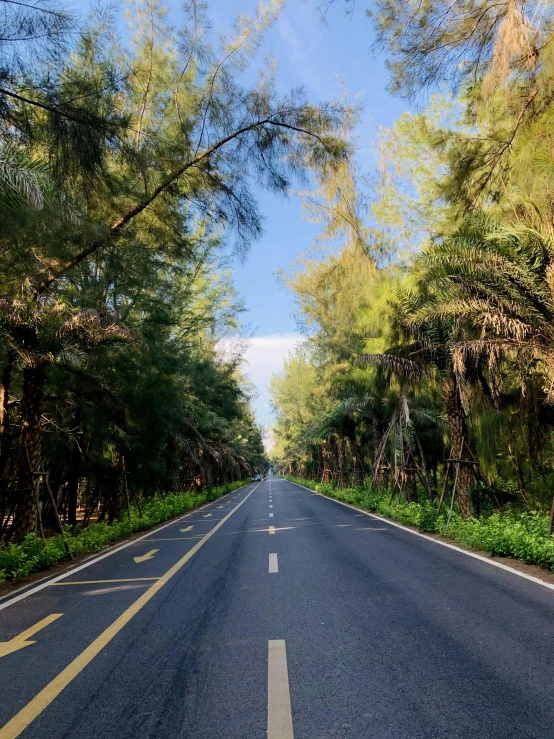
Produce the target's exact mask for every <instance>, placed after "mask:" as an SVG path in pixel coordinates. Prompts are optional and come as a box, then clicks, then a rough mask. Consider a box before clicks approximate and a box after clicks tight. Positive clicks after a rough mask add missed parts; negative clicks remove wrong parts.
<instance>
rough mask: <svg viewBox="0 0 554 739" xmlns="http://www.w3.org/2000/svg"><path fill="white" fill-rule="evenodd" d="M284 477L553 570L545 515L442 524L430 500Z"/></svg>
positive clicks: (553, 543)
mask: <svg viewBox="0 0 554 739" xmlns="http://www.w3.org/2000/svg"><path fill="white" fill-rule="evenodd" d="M287 479H288V480H291V481H292V482H297V483H299V484H300V485H304V486H305V487H308V488H310V489H311V490H316V491H317V492H319V493H322V494H323V495H327V496H328V497H330V498H335V499H336V500H342V501H344V502H345V503H350V504H352V505H356V506H358V507H359V508H362V509H364V510H366V511H370V512H371V513H377V514H378V515H379V516H383V517H385V518H390V519H392V520H393V521H399V522H400V523H403V524H405V525H406V526H414V527H415V528H417V529H419V530H420V531H426V532H431V533H437V534H441V536H444V537H446V538H448V539H451V540H452V541H456V542H458V543H459V544H463V545H464V546H466V547H470V548H472V549H481V550H483V551H485V552H488V553H489V554H491V555H493V556H502V557H515V558H516V559H519V560H521V561H523V562H528V563H529V564H537V565H540V566H541V567H547V568H549V569H551V570H554V540H552V539H548V538H547V533H548V518H547V516H545V515H544V514H542V513H539V512H538V511H531V512H529V511H523V512H522V511H518V512H516V511H512V510H511V509H509V508H507V509H505V510H503V511H502V512H500V513H492V514H490V515H486V514H485V513H483V515H481V516H480V517H478V518H469V519H465V520H464V519H463V518H462V517H461V516H460V515H459V514H458V513H457V512H453V514H452V517H451V519H450V522H448V513H447V511H445V510H443V511H442V512H441V514H440V515H437V507H436V505H435V503H434V502H432V501H430V500H422V501H420V502H411V503H407V502H405V501H401V502H399V501H397V500H395V501H393V502H392V503H390V502H389V497H390V496H389V495H379V494H377V493H376V492H374V491H368V490H365V489H363V488H336V487H334V486H332V485H329V484H325V483H314V482H312V481H310V480H300V479H297V478H294V477H290V476H288V477H287Z"/></svg>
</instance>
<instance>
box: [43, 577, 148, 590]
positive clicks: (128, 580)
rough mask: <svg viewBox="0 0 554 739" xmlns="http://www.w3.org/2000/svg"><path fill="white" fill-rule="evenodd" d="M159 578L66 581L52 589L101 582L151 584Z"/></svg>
mask: <svg viewBox="0 0 554 739" xmlns="http://www.w3.org/2000/svg"><path fill="white" fill-rule="evenodd" d="M158 579H159V578H157V577H122V578H121V579H119V580H66V581H65V582H53V583H52V584H51V586H50V587H52V588H59V587H63V586H64V585H96V584H97V583H101V582H144V581H148V582H151V581H152V580H158Z"/></svg>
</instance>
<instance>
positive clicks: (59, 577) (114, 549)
mask: <svg viewBox="0 0 554 739" xmlns="http://www.w3.org/2000/svg"><path fill="white" fill-rule="evenodd" d="M251 484H252V483H246V485H251ZM258 484H259V483H258ZM246 485H242V486H241V488H235V490H241V489H242V488H243V487H246ZM256 487H257V486H256ZM301 487H303V486H301ZM255 489H256V488H254V490H255ZM307 489H308V488H306V490H307ZM254 490H252V492H254ZM233 492H234V490H231V491H230V492H229V493H226V494H225V495H222V496H221V497H220V498H217V499H216V500H212V501H210V502H209V503H204V505H201V506H199V507H198V508H195V509H194V510H192V511H189V512H188V513H185V515H184V516H179V518H174V519H172V520H171V521H169V522H168V523H164V524H163V525H162V526H157V527H156V528H154V529H151V530H150V531H148V532H147V533H146V534H143V535H142V536H137V538H136V539H133V540H132V541H128V542H127V543H126V544H121V545H118V544H114V545H113V546H112V547H110V548H109V550H108V551H107V552H104V553H103V554H101V555H100V556H99V557H95V558H94V559H91V560H88V561H87V562H85V563H84V564H82V565H79V566H78V567H73V568H71V569H69V570H67V572H63V573H62V574H61V575H57V576H56V577H46V578H44V579H43V580H41V581H40V582H41V584H40V585H36V586H35V587H29V586H28V585H24V586H23V587H22V588H20V589H19V590H24V589H25V588H29V589H28V590H25V592H24V593H21V595H15V596H14V597H12V596H13V593H10V594H8V595H5V596H3V597H4V598H8V599H9V600H7V602H6V603H0V611H2V610H4V608H8V607H9V606H13V605H14V603H18V602H19V601H20V600H24V599H25V598H27V597H28V596H29V595H33V593H38V592H39V591H40V590H44V588H47V587H48V586H49V585H50V584H51V583H55V582H59V581H60V580H64V579H65V578H66V577H69V576H70V575H74V574H75V573H76V572H80V571H81V570H85V569H86V568H87V567H90V566H91V565H94V564H96V563H97V562H101V561H102V560H103V559H106V557H111V556H112V554H117V553H118V552H121V551H122V550H123V549H127V547H130V546H131V545H132V544H136V542H137V541H142V540H143V539H147V538H148V537H149V536H152V535H153V534H157V533H158V532H159V531H162V530H163V529H167V528H168V527H169V526H172V525H173V524H174V523H179V521H182V520H183V519H184V518H187V517H188V516H192V514H193V513H198V511H201V510H202V509H203V508H206V507H207V506H209V505H213V504H214V503H217V502H218V501H219V500H223V498H226V497H227V496H228V495H231V493H233ZM92 556H94V555H92ZM19 590H16V591H15V592H16V593H17V592H19Z"/></svg>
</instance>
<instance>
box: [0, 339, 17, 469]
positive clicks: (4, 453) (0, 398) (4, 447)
mask: <svg viewBox="0 0 554 739" xmlns="http://www.w3.org/2000/svg"><path fill="white" fill-rule="evenodd" d="M14 362H15V352H14V350H13V349H8V352H7V354H6V364H5V365H4V369H3V371H2V379H1V380H0V477H1V476H2V475H3V474H4V470H5V469H6V464H7V462H8V458H9V455H10V446H11V444H10V441H11V434H10V433H9V415H8V414H9V409H8V400H9V392H10V385H11V381H12V372H13V366H14Z"/></svg>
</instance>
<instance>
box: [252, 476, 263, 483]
mask: <svg viewBox="0 0 554 739" xmlns="http://www.w3.org/2000/svg"><path fill="white" fill-rule="evenodd" d="M261 480H262V478H261V477H260V476H259V475H252V482H261Z"/></svg>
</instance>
